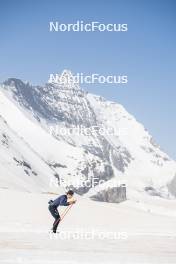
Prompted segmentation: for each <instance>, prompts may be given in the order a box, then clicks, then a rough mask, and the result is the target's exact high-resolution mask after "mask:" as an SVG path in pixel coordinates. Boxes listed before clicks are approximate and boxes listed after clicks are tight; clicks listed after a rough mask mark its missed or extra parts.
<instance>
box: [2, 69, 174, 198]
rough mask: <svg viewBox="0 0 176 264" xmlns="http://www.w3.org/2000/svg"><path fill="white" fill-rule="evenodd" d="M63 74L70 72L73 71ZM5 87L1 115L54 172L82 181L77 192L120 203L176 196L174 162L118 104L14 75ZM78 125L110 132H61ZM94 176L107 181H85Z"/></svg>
mask: <svg viewBox="0 0 176 264" xmlns="http://www.w3.org/2000/svg"><path fill="white" fill-rule="evenodd" d="M64 74H65V75H66V76H67V75H68V76H71V72H70V71H64ZM1 88H2V89H1V91H0V114H1V115H2V117H3V118H4V119H5V120H6V121H7V123H8V126H9V127H10V128H11V129H12V130H13V131H14V132H15V133H16V134H17V135H18V136H19V137H21V138H22V139H23V140H24V141H25V142H26V143H27V144H28V145H29V146H30V148H31V149H32V150H33V151H34V152H35V153H36V154H37V155H38V156H39V157H41V159H42V160H43V161H44V162H45V164H46V165H48V166H49V169H50V170H51V169H52V171H53V174H52V176H53V177H54V178H55V179H56V180H59V181H61V180H64V181H65V184H66V185H64V187H65V186H70V184H67V183H68V182H71V183H73V185H74V183H75V182H76V183H78V182H79V183H80V185H79V186H78V187H77V186H76V187H75V188H76V190H77V192H78V193H79V194H85V195H86V196H87V197H92V198H94V199H96V200H101V201H107V202H108V201H109V202H110V201H114V202H120V201H122V200H124V199H125V198H126V193H127V198H129V199H135V200H138V199H143V198H144V197H145V196H146V194H147V195H152V196H161V197H164V198H169V199H170V198H174V197H175V196H176V192H175V190H174V189H175V188H174V187H175V182H176V176H175V175H176V162H175V161H174V160H172V159H171V158H170V157H169V156H168V155H167V154H166V153H164V152H163V151H162V150H161V149H160V147H159V146H158V145H156V143H155V142H154V140H153V138H152V137H151V135H150V134H149V133H148V131H146V129H145V128H144V126H143V125H142V124H140V123H139V122H138V121H136V119H135V118H134V117H133V116H132V115H130V114H129V113H128V112H127V111H126V110H125V109H124V107H123V106H121V105H120V104H118V103H114V102H110V101H107V100H105V99H104V98H102V97H100V96H96V95H92V94H88V93H86V92H85V91H83V90H82V89H81V88H80V87H79V86H78V85H74V84H73V83H72V85H67V84H66V83H65V84H64V83H63V84H60V83H51V82H50V83H47V84H46V85H44V86H32V85H30V84H29V83H23V82H22V81H21V80H18V79H15V78H10V79H8V80H7V81H5V82H4V84H3V85H1ZM77 127H81V128H83V129H89V132H90V131H91V129H92V128H93V127H97V128H101V127H103V128H104V129H105V132H108V131H111V132H110V133H105V134H103V135H102V134H100V133H99V132H98V131H91V132H90V133H89V134H88V135H87V134H84V133H82V134H77V133H75V132H74V130H71V131H72V132H71V133H70V134H63V133H61V130H60V129H61V128H62V129H65V130H66V131H68V130H69V131H70V129H74V128H77ZM55 128H57V129H56V130H55ZM50 132H52V133H50ZM21 154H22V153H21ZM9 155H11V153H9ZM0 163H1V162H0ZM20 177H21V176H20ZM92 179H98V181H101V182H104V183H103V184H101V185H94V186H93V187H92V186H91V187H92V188H91V187H87V186H84V185H82V183H84V182H85V181H91V180H92ZM56 183H57V182H56ZM124 183H125V184H126V193H125V191H124V190H125V188H124V186H123V187H121V186H120V187H119V185H122V184H124ZM71 185H72V184H71ZM47 188H48V186H46V189H47ZM29 189H30V187H29Z"/></svg>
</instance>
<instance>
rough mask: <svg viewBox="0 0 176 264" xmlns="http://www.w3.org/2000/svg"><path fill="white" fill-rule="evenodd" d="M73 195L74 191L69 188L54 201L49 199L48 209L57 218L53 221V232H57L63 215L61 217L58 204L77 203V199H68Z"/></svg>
mask: <svg viewBox="0 0 176 264" xmlns="http://www.w3.org/2000/svg"><path fill="white" fill-rule="evenodd" d="M73 195H74V192H73V191H72V190H69V191H68V192H67V193H66V194H65V195H61V196H59V197H58V198H57V199H55V200H54V201H53V200H50V201H49V207H48V209H49V211H50V213H51V215H52V216H53V217H54V218H55V221H54V223H53V228H52V231H53V233H56V230H57V227H58V224H59V222H60V220H61V217H60V215H59V212H58V210H57V208H58V206H69V205H71V204H74V203H76V200H71V201H68V200H70V199H71V198H72V197H73Z"/></svg>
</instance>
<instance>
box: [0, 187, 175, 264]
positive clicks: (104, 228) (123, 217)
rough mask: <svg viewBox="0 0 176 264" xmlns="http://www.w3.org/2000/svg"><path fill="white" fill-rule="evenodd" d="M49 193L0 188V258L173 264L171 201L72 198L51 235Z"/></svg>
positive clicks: (83, 263)
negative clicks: (116, 201)
mask: <svg viewBox="0 0 176 264" xmlns="http://www.w3.org/2000/svg"><path fill="white" fill-rule="evenodd" d="M51 198H54V196H53V195H52V196H51V195H46V194H32V193H23V192H16V191H9V190H2V189H1V190H0V208H1V214H0V237H1V239H0V263H2V264H5V263H14V264H17V263H25V264H29V263H35V264H37V263H42V264H43V263H44V264H54V263H57V264H61V263H62V264H64V263H67V264H68V263H69V264H79V263H81V264H88V263H93V264H97V263H98V264H100V263H103V264H171V263H172V264H175V263H176V251H175V243H176V221H175V220H176V205H175V202H174V201H168V200H164V201H163V199H161V198H155V201H157V205H155V206H154V205H152V203H153V201H152V200H150V201H148V205H146V204H145V203H134V202H132V201H126V202H123V203H120V204H107V203H99V202H93V201H90V200H89V199H85V198H82V197H77V198H78V201H77V204H75V205H74V207H73V208H72V209H71V210H70V212H69V213H68V214H67V216H66V217H65V219H64V220H63V222H61V224H60V226H59V228H60V234H57V235H55V236H53V235H51V234H49V233H48V230H49V229H50V227H51V225H52V222H53V219H52V217H51V216H50V215H49V212H48V209H47V201H48V200H49V199H51ZM150 199H151V198H150ZM4 201H5V202H4ZM149 204H150V206H149ZM166 207H167V212H166V211H165V208H166ZM9 208H10V210H9ZM149 208H150V210H149ZM157 208H159V210H157Z"/></svg>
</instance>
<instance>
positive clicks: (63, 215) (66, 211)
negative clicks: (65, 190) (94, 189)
mask: <svg viewBox="0 0 176 264" xmlns="http://www.w3.org/2000/svg"><path fill="white" fill-rule="evenodd" d="M72 206H73V204H71V205H70V206H69V207H68V208H66V209H65V211H64V212H63V214H62V215H61V219H60V222H61V221H62V220H63V219H64V217H65V216H66V214H67V213H68V211H69V210H70V209H71V208H72Z"/></svg>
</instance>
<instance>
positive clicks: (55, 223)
mask: <svg viewBox="0 0 176 264" xmlns="http://www.w3.org/2000/svg"><path fill="white" fill-rule="evenodd" d="M60 219H61V217H60V215H59V212H58V210H57V209H55V221H54V223H53V232H54V233H56V230H57V227H58V224H59V222H60Z"/></svg>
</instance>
